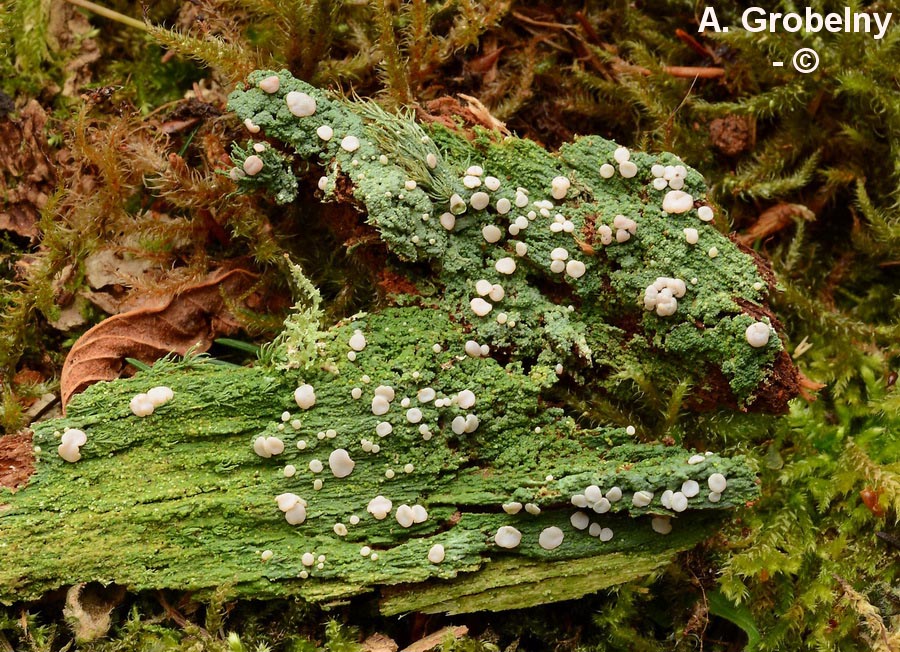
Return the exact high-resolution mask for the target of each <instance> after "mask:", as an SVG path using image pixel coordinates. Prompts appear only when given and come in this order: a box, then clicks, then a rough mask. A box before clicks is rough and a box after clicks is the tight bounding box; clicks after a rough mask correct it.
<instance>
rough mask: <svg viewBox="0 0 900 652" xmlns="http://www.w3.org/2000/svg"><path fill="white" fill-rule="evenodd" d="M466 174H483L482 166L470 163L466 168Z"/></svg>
mask: <svg viewBox="0 0 900 652" xmlns="http://www.w3.org/2000/svg"><path fill="white" fill-rule="evenodd" d="M466 174H471V175H472V176H475V177H480V176H481V175H482V174H484V168H482V167H481V166H480V165H470V166H469V167H468V168H467V169H466Z"/></svg>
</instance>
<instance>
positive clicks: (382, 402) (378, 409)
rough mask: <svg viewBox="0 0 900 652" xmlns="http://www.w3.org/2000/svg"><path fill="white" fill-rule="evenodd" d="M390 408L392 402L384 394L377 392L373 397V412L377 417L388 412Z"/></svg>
mask: <svg viewBox="0 0 900 652" xmlns="http://www.w3.org/2000/svg"><path fill="white" fill-rule="evenodd" d="M390 409H391V404H390V403H389V402H388V400H387V399H386V398H385V397H384V396H381V395H379V394H376V395H375V396H374V397H372V414H374V415H375V416H376V417H380V416H382V415H384V414H387V413H388V410H390Z"/></svg>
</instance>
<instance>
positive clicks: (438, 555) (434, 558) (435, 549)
mask: <svg viewBox="0 0 900 652" xmlns="http://www.w3.org/2000/svg"><path fill="white" fill-rule="evenodd" d="M444 554H445V553H444V546H442V545H441V544H439V543H436V544H434V545H433V546H431V549H430V550H429V551H428V561H430V562H431V563H432V564H440V563H441V562H442V561H444Z"/></svg>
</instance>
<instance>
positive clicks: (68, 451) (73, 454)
mask: <svg viewBox="0 0 900 652" xmlns="http://www.w3.org/2000/svg"><path fill="white" fill-rule="evenodd" d="M56 452H57V453H59V456H60V457H61V458H63V459H64V460H65V461H66V462H70V463H72V464H74V463H75V462H77V461H78V460H80V459H81V452H80V451H79V450H78V446H76V445H74V444H66V443H63V444H60V445H59V447H58V448H57V449H56Z"/></svg>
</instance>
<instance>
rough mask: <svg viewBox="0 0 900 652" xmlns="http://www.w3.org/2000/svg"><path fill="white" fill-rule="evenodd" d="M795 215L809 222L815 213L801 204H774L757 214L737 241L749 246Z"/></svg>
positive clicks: (779, 228)
mask: <svg viewBox="0 0 900 652" xmlns="http://www.w3.org/2000/svg"><path fill="white" fill-rule="evenodd" d="M795 217H800V218H802V219H804V220H806V221H807V222H811V221H813V220H814V219H816V214H815V213H813V212H812V211H811V210H810V209H809V208H807V207H806V206H804V205H803V204H775V205H774V206H770V207H769V208H767V209H766V210H764V211H763V212H762V213H760V214H759V218H757V220H756V222H755V223H754V224H753V225H752V226H751V227H750V228H749V229H747V232H746V233H744V234H741V235H739V236H738V238H737V239H738V242H740V243H741V244H742V245H746V246H748V247H749V246H750V245H752V244H753V243H754V242H755V241H757V240H761V239H763V238H766V237H768V236H770V235H772V234H773V233H778V232H779V231H781V230H782V229H783V228H785V227H787V226H790V225H791V224H793V222H794V218H795Z"/></svg>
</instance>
